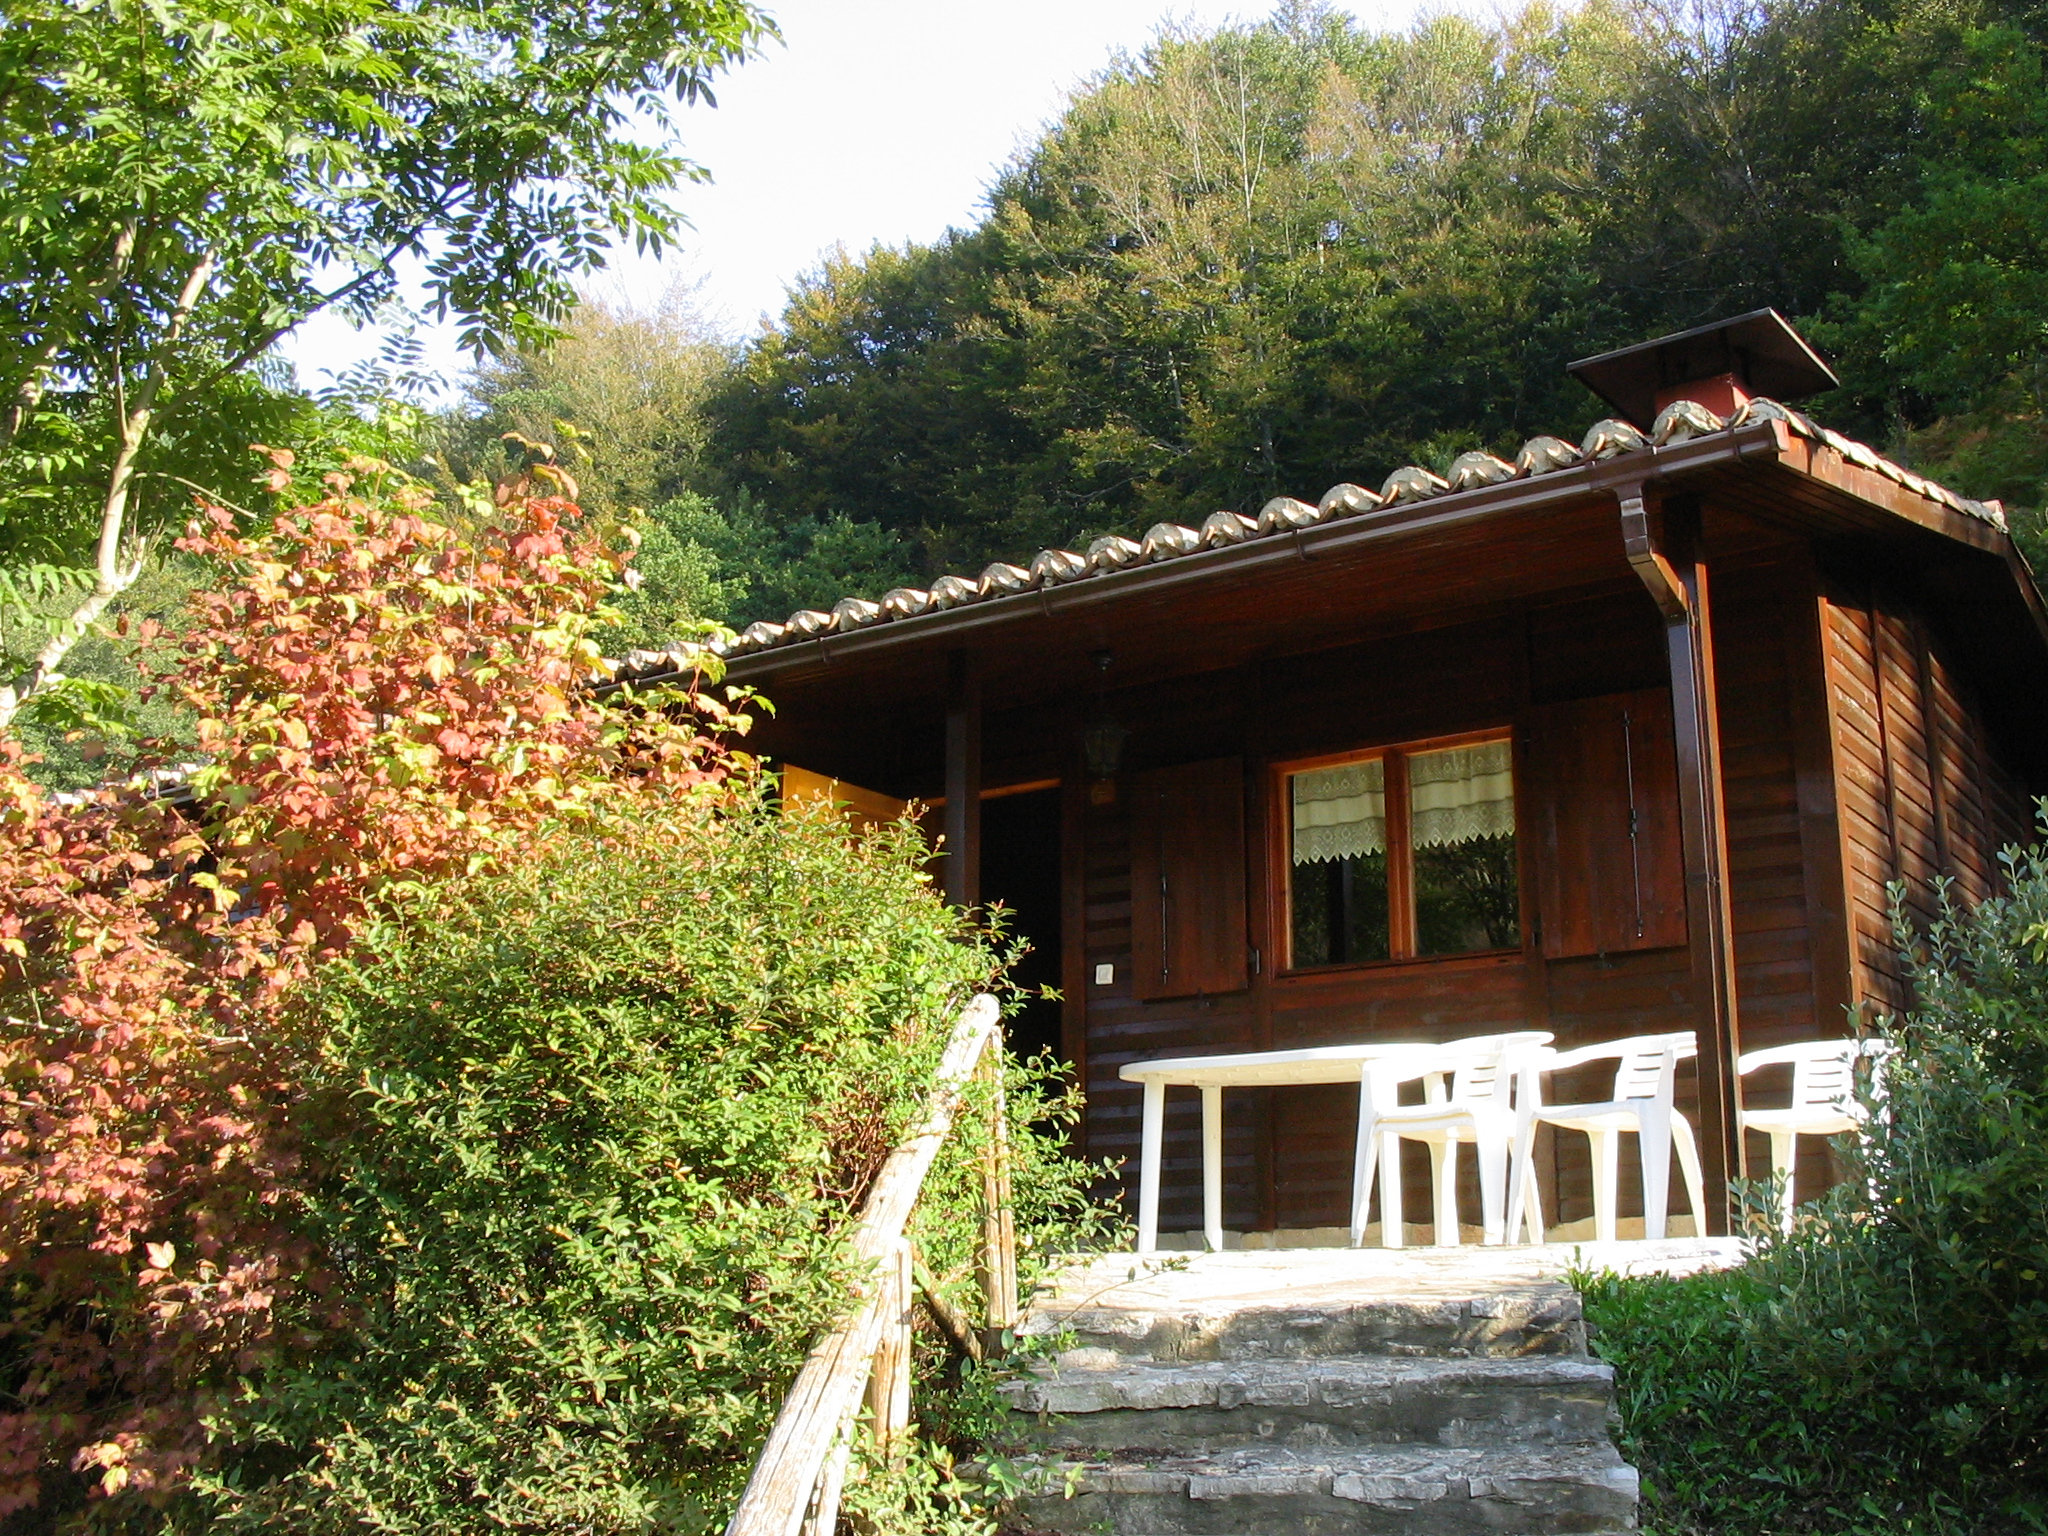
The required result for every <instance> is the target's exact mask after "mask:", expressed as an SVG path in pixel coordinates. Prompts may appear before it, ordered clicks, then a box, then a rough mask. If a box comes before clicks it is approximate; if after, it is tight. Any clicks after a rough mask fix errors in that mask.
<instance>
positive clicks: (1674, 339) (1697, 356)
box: [1569, 309, 1840, 428]
mask: <svg viewBox="0 0 2048 1536" xmlns="http://www.w3.org/2000/svg"><path fill="white" fill-rule="evenodd" d="M1569 372H1570V373H1571V375H1572V377H1573V378H1575V379H1577V380H1578V381H1579V382H1580V383H1581V384H1583V385H1585V386H1586V388H1588V389H1590V390H1592V391H1593V393H1594V394H1596V395H1598V396H1599V397H1600V398H1601V399H1602V400H1605V401H1606V402H1607V403H1608V404H1609V405H1611V406H1613V407H1614V408H1615V409H1616V410H1617V411H1619V412H1620V413H1621V414H1622V416H1624V417H1625V418H1627V419H1628V420H1629V421H1632V422H1634V423H1635V424H1636V425H1637V426H1639V427H1643V428H1648V427H1649V426H1650V425H1651V424H1652V423H1653V422H1654V421H1656V419H1657V413H1658V412H1659V411H1661V410H1663V409H1664V407H1665V406H1667V405H1669V404H1671V403H1672V402H1673V401H1674V400H1694V401H1697V402H1698V403H1699V404H1701V405H1704V406H1705V407H1706V408H1707V409H1708V410H1710V411H1712V412H1714V413H1715V414H1716V415H1718V416H1729V415H1733V414H1734V412H1735V410H1736V408H1737V407H1739V406H1741V405H1743V404H1744V403H1745V402H1747V401H1748V400H1749V399H1750V397H1751V396H1753V395H1766V396H1769V397H1770V398H1771V399H1773V400H1785V401H1790V400H1801V399H1804V398H1805V397H1806V396H1808V395H1817V394H1819V393H1820V392H1821V391H1822V390H1826V389H1833V388H1834V387H1835V386H1836V384H1838V383H1839V382H1840V381H1839V380H1838V379H1837V378H1836V377H1835V374H1834V370H1833V369H1831V368H1829V367H1828V365H1827V364H1826V363H1824V362H1822V361H1821V358H1820V354H1819V353H1817V352H1815V351H1814V350H1813V348H1812V347H1810V346H1808V345H1807V343H1806V338H1805V337H1803V336H1801V335H1800V334H1799V333H1798V332H1797V331H1795V330H1793V329H1792V327H1791V325H1790V323H1789V322H1787V320H1786V319H1785V317H1784V316H1783V315H1781V314H1779V313H1778V312H1777V311H1776V310H1775V309H1757V310H1751V311H1750V312H1749V313H1748V314H1746V315H1737V316H1735V318H1733V319H1732V320H1717V321H1715V322H1714V323H1713V324H1712V325H1702V326H1697V327H1695V328H1694V329H1692V330H1690V331H1680V332H1678V334H1676V335H1675V336H1660V337H1658V338H1657V339H1656V340H1655V341H1645V342H1642V343H1639V344H1638V345H1636V346H1633V347H1623V348H1621V349H1620V350H1619V351H1615V352H1602V353H1601V354H1600V355H1599V356H1598V357H1584V358H1580V359H1579V361H1577V362H1576V363H1573V364H1572V365H1571V366H1570V369H1569Z"/></svg>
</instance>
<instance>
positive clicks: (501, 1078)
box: [189, 795, 1094, 1536]
mask: <svg viewBox="0 0 2048 1536" xmlns="http://www.w3.org/2000/svg"><path fill="white" fill-rule="evenodd" d="M923 857H924V852H923V849H922V847H921V845H920V844H919V843H918V842H917V839H916V837H915V834H914V833H913V832H912V831H910V830H909V829H908V828H907V827H899V828H894V829H888V830H885V831H883V832H881V833H878V834H876V835H874V836H873V837H869V838H864V839H862V840H860V841H859V842H855V841H853V840H851V839H849V838H848V837H847V836H846V834H845V833H844V831H843V829H842V828H841V827H839V826H838V825H836V824H834V823H832V822H829V821H825V820H820V819H816V818H806V817H802V816H791V817H786V818H785V817H783V816H780V815H777V814H775V813H774V812H773V811H772V810H771V809H769V808H768V807H767V806H766V805H765V803H764V802H763V801H762V800H761V799H760V798H759V797H758V795H755V796H753V797H751V798H750V797H748V796H745V795H743V796H742V800H741V803H740V804H739V806H738V807H737V808H736V809H731V808H728V809H726V810H722V811H720V812H719V813H717V814H715V815H713V814H708V813H707V814H701V815H700V814H697V813H695V812H689V811H680V810H679V811H673V812H665V813H663V814H662V815H660V816H653V815H649V814H646V813H641V812H633V811H626V812H622V813H620V814H618V815H616V816H614V817H613V818H612V820H611V821H610V823H609V824H608V825H606V826H604V827H602V828H601V829H598V830H595V831H588V832H580V833H574V834H567V833H565V834H562V835H559V836H557V837H555V838H553V839H552V840H544V841H542V842H541V843H540V844H539V845H538V846H536V847H534V848H533V849H532V850H531V851H530V855H529V857H528V858H527V859H526V861H525V862H524V863H523V864H521V865H520V866H519V867H517V868H514V869H512V870H510V871H508V872H503V873H497V874H488V875H481V876H475V877H471V878H468V879H463V880H457V881H455V882H453V883H451V884H448V885H445V886H436V887H429V888H416V889H414V890H412V891H410V892H408V893H406V894H405V895H404V896H403V898H402V899H399V900H396V901H393V902H391V903H389V904H388V906H387V908H386V909H385V911H384V912H383V914H382V916H381V919H380V921H379V922H378V924H377V926H376V927H375V929H374V931H373V933H372V935H371V937H370V939H369V941H368V943H367V944H366V946H365V947H364V949H363V950H362V951H361V953H360V954H359V955H358V956H357V957H355V958H352V959H349V960H347V961H338V962H336V963H335V964H333V965H332V966H331V967H329V968H328V970H327V971H326V973H325V975H324V977H323V978H322V980H321V982H320V985H319V987H318V989H317V992H318V995H317V1000H316V1002H315V1004H314V1010H315V1012H316V1014H317V1023H318V1027H319V1033H320V1037H321V1039H322V1041H323V1046H322V1056H321V1062H320V1066H319V1069H318V1080H317V1082H316V1084H315V1088H316V1094H315V1096H316V1098H318V1099H320V1100H321V1101H322V1102H323V1105H324V1108H323V1111H322V1112H321V1113H320V1114H318V1115H317V1116H316V1117H315V1118H316V1121H317V1123H319V1124H320V1125H321V1126H322V1127H323V1130H322V1133H321V1135H320V1137H319V1141H318V1145H317V1148H316V1152H317V1158H318V1162H319V1165H320V1168H321V1175H320V1177H319V1179H318V1180H317V1183H316V1193H315V1194H314V1196H313V1197H312V1198H311V1201H310V1203H309V1208H308V1210H307V1211H306V1221H307V1224H308V1229H309V1235H311V1236H312V1237H314V1238H315V1239H317V1240H318V1241H319V1243H320V1244H321V1245H322V1246H323V1247H324V1248H325V1250H326V1251H328V1252H330V1253H332V1254H334V1255H336V1264H335V1273H334V1274H333V1275H332V1277H331V1282H330V1283H331V1285H332V1287H334V1288H338V1290H339V1291H340V1292H341V1293H342V1294H343V1295H345V1296H346V1297H347V1298H349V1301H350V1304H351V1306H352V1309H353V1313H354V1322H353V1325H352V1327H351V1329H350V1330H349V1332H348V1334H347V1336H346V1337H340V1338H335V1337H329V1338H325V1339H318V1340H314V1339H308V1340H307V1341H306V1343H307V1348H306V1349H305V1352H304V1354H303V1355H302V1357H301V1358H300V1359H298V1360H297V1361H296V1362H295V1363H292V1364H289V1365H280V1366H275V1367H273V1368H272V1369H270V1370H269V1371H267V1372H266V1373H264V1374H263V1375H262V1376H261V1377H259V1378H255V1379H253V1380H252V1384H251V1385H250V1387H249V1388H248V1391H247V1394H246V1396H245V1398H244V1399H243V1401H241V1402H239V1403H238V1404H235V1405H234V1406H233V1407H232V1408H231V1409H230V1410H228V1411H227V1412H225V1413H224V1414H223V1417H222V1421H221V1424H220V1426H219V1427H220V1430H221V1432H222V1433H223V1434H225V1435H227V1436H229V1437H231V1438H232V1439H233V1441H234V1442H235V1443H236V1444H238V1445H239V1446H241V1447H242V1450H241V1451H240V1453H239V1454H238V1455H237V1456H236V1457H235V1458H234V1459H233V1460H232V1461H231V1462H229V1464H228V1465H227V1466H226V1468H225V1470H223V1471H222V1472H221V1473H219V1474H218V1475H216V1476H214V1477H213V1478H212V1479H210V1481H208V1482H207V1483H206V1484H205V1485H204V1487H203V1489H202V1492H201V1496H200V1497H199V1499H198V1500H197V1501H195V1502H194V1504H193V1505H192V1506H191V1508H190V1511H189V1513H190V1517H191V1520H192V1522H193V1523H195V1524H203V1525H206V1526H207V1527H208V1528H210V1529H229V1530H258V1529H261V1530H291V1531H294V1532H300V1533H306V1536H317V1533H322V1532H336V1533H340V1532H344V1531H346V1532H350V1533H358V1532H361V1531H363V1530H365V1529H374V1530H380V1531H386V1532H394V1533H396V1532H419V1533H426V1532H433V1533H435V1536H455V1533H459V1532H472V1531H473V1532H484V1531H491V1532H498V1533H502V1532H506V1531H533V1532H539V1531H548V1532H558V1531H578V1532H626V1531H633V1532H646V1531H677V1532H693V1531H707V1532H708V1531H712V1530H715V1529H717V1528H719V1527H720V1526H722V1525H723V1523H724V1521H725V1519H726V1518H727V1516H728V1514H729V1513H730V1508H731V1504H732V1500H733V1498H734V1497H735V1495H736V1493H737V1491H738V1489H739V1487H740V1486H741V1485H742V1483H743V1482H744V1479H745V1476H746V1473H747V1470H748V1466H749V1463H750V1460H751V1457H752V1455H753V1453H754V1452H755V1451H756V1450H757V1449H758V1447H759V1445H760V1443H761V1441H762V1440H763V1438H764V1437H765V1434H766V1432H767V1429H768V1426H769V1425H770V1423H771V1422H772V1421H773V1418H774V1415H775V1412H776V1409H777V1407H778V1405H779V1402H780V1399H781V1396H782V1392H783V1390H784V1389H785V1388H786V1386H787V1385H788V1383H789V1382H790V1380H791V1379H792V1378H793V1376H794V1374H795V1372H796V1369H797V1368H798V1366H799V1365H800V1364H801V1362H802V1359H803V1356H804V1353H805V1351H806V1349H807V1347H808V1345H809V1344H810V1342H811V1340H812V1339H813V1338H814V1337H815V1336H816V1335H817V1334H818V1333H819V1332H820V1331H821V1329H823V1328H824V1327H825V1326H826V1325H827V1324H828V1323H829V1322H830V1321H831V1320H833V1319H834V1318H835V1317H836V1316H837V1315H838V1314H839V1312H840V1311H841V1310H842V1308H843V1307H844V1305H845V1303H846V1300H847V1297H848V1294H849V1292H848V1283H849V1280H850V1278H851V1277H850V1275H849V1272H848V1269H847V1266H846V1261H845V1259H844V1255H843V1248H842V1239H843V1237H844V1235H845V1232H846V1229H847V1226H848V1218H849V1215H850V1213H851V1212H853V1211H854V1210H855V1209H856V1208H857V1206H858V1204H859V1202H860V1200H861V1198H862V1197H863V1196H864V1194H865V1190H866V1186H867V1184H868V1182H869V1181H870V1179H871V1177H872V1175H873V1173H874V1171H875V1170H876V1168H877V1166H878V1165H879V1163H880V1161H881V1159H882V1157H883V1156H884V1155H885V1154H886V1152H887V1150H888V1148H889V1147H890V1146H891V1145H892V1144H893V1143H894V1141H895V1140H896V1139H897V1137H898V1135H899V1134H900V1132H901V1131H902V1130H903V1128H904V1127H905V1126H906V1124H907V1123H908V1121H909V1118H910V1117H911V1116H912V1114H913V1113H914V1112H915V1110H916V1108H917V1107H918V1105H919V1103H920V1102H921V1100H922V1097H923V1093H924V1088H925V1085H926V1083H927V1081H928V1078H929V1074H930V1071H931V1068H932V1067H933V1065H934V1063H935V1061H936V1058H937V1055H938V1052H939V1051H940V1049H941V1048H942V1047H943V1044H944V1040H945V1037H946V1035H947V1033H948V1030H949V1028H950V1025H951V1022H952V1019H953V1017H954V1015H955V1013H956V1011H957V1008H958V1006H959V1004H960V1002H961V1000H962V999H963V998H964V996H965V995H966V994H967V993H968V992H969V991H970V990H972V989H974V988H977V987H986V986H989V985H991V984H992V983H993V982H994V980H995V978H996V977H997V975H998V973H999V970H1000V966H1001V963H1002V958H1003V957H1002V955H1001V954H1000V953H999V952H998V946H999V943H1000V940H999V939H997V940H992V939H991V938H990V937H989V936H987V935H985V934H976V933H974V932H971V931H969V930H968V929H967V928H966V927H965V925H963V924H962V923H961V922H960V921H959V919H958V918H957V917H955V916H954V915H953V914H952V913H950V912H949V911H948V910H947V909H946V908H945V907H944V906H942V905H941V904H940V902H939V901H938V900H937V899H936V897H935V896H934V895H933V894H932V893H931V891H930V889H929V887H928V885H927V883H926V881H925V879H924V877H923V875H922V873H921V868H920V863H921V860H922V859H923ZM1041 1075H1042V1074H1041ZM1011 1096H1012V1116H1013V1138H1014V1140H1015V1142H1016V1175H1015V1177H1016V1185H1017V1197H1018V1201H1019V1219H1020V1222H1021V1224H1022V1226H1023V1227H1024V1228H1025V1230H1026V1231H1027V1232H1028V1233H1029V1234H1031V1236H1032V1237H1033V1238H1034V1239H1035V1240H1036V1244H1037V1247H1038V1248H1039V1249H1040V1250H1041V1251H1042V1250H1044V1249H1047V1248H1054V1247H1058V1246H1061V1245H1062V1244H1064V1243H1067V1242H1070V1241H1073V1240H1076V1239H1077V1238H1078V1237H1080V1236H1082V1235H1085V1232H1086V1230H1087V1229H1088V1227H1089V1225H1090V1223H1091V1222H1092V1221H1093V1220H1094V1217H1093V1215H1092V1210H1091V1207H1090V1206H1089V1204H1088V1202H1087V1199H1086V1197H1085V1195H1084V1193H1083V1190H1084V1185H1085V1183H1086V1181H1087V1179H1088V1178H1089V1177H1090V1176H1091V1175H1090V1171H1089V1170H1087V1169H1085V1168H1084V1167H1083V1166H1082V1165H1080V1164H1078V1163H1076V1162H1073V1161H1072V1160H1070V1159H1069V1158H1067V1157H1066V1155H1065V1154H1064V1152H1063V1151H1062V1150H1061V1146H1062V1143H1061V1140H1060V1134H1059V1126H1058V1124H1057V1123H1056V1122H1057V1119H1058V1115H1059V1112H1060V1111H1061V1108H1062V1106H1061V1104H1060V1102H1059V1101H1057V1100H1056V1099H1053V1098H1049V1096H1048V1093H1047V1092H1046V1091H1045V1090H1043V1089H1041V1088H1037V1087H1034V1086H1032V1082H1031V1080H1029V1079H1027V1080H1026V1081H1025V1082H1024V1083H1023V1084H1022V1086H1021V1087H1020V1086H1018V1085H1016V1084H1013V1086H1012V1089H1011ZM1067 1109H1068V1110H1069V1111H1070V1109H1071V1106H1067ZM981 1124H982V1118H981V1117H980V1116H977V1115H975V1114H973V1113H971V1112H970V1113H968V1114H966V1115H965V1116H964V1117H963V1121H962V1125H961V1133H960V1135H958V1136H957V1137H956V1138H955V1140H954V1142H953V1143H952V1144H951V1146H950V1148H949V1151H948V1152H947V1154H946V1155H945V1157H944V1158H943V1160H942V1162H941V1164H940V1166H939V1168H938V1169H937V1170H936V1172H935V1174H934V1183H933V1185H932V1186H930V1190H931V1193H930V1198H928V1199H927V1200H926V1202H925V1203H924V1206H923V1208H922V1213H921V1215H920V1218H919V1224H918V1227H917V1229H916V1233H915V1235H916V1237H917V1239H918V1240H919V1242H920V1247H921V1250H922V1252H923V1253H924V1254H925V1255H927V1256H928V1261H929V1263H930V1265H931V1267H932V1268H933V1269H935V1270H938V1271H940V1272H943V1273H946V1274H950V1275H952V1276H954V1278H955V1279H956V1281H957V1279H958V1278H959V1275H960V1274H961V1272H962V1271H963V1270H964V1269H965V1267H966V1264H967V1259H968V1255H969V1253H970V1251H971V1248H972V1244H973V1242H974V1240H975V1237H976V1234H977V1232H978V1218H977V1215H976V1202H975V1200H974V1199H973V1198H972V1197H971V1196H970V1194H969V1193H968V1191H969V1190H970V1188H971V1189H973V1190H974V1191H977V1192H978V1188H979V1185H978V1182H974V1177H975V1176H974V1174H973V1157H974V1152H975V1147H976V1141H977V1136H978V1135H979V1134H980V1130H979V1127H980V1125H981ZM909 1481H915V1480H914V1479H911V1480H909ZM919 1497H920V1498H923V1499H924V1501H925V1502H926V1503H929V1502H930V1489H929V1488H926V1489H924V1490H923V1492H922V1493H921V1494H920V1495H919ZM871 1502H872V1501H871ZM913 1515H914V1512H913ZM908 1518H912V1517H906V1519H908Z"/></svg>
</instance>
